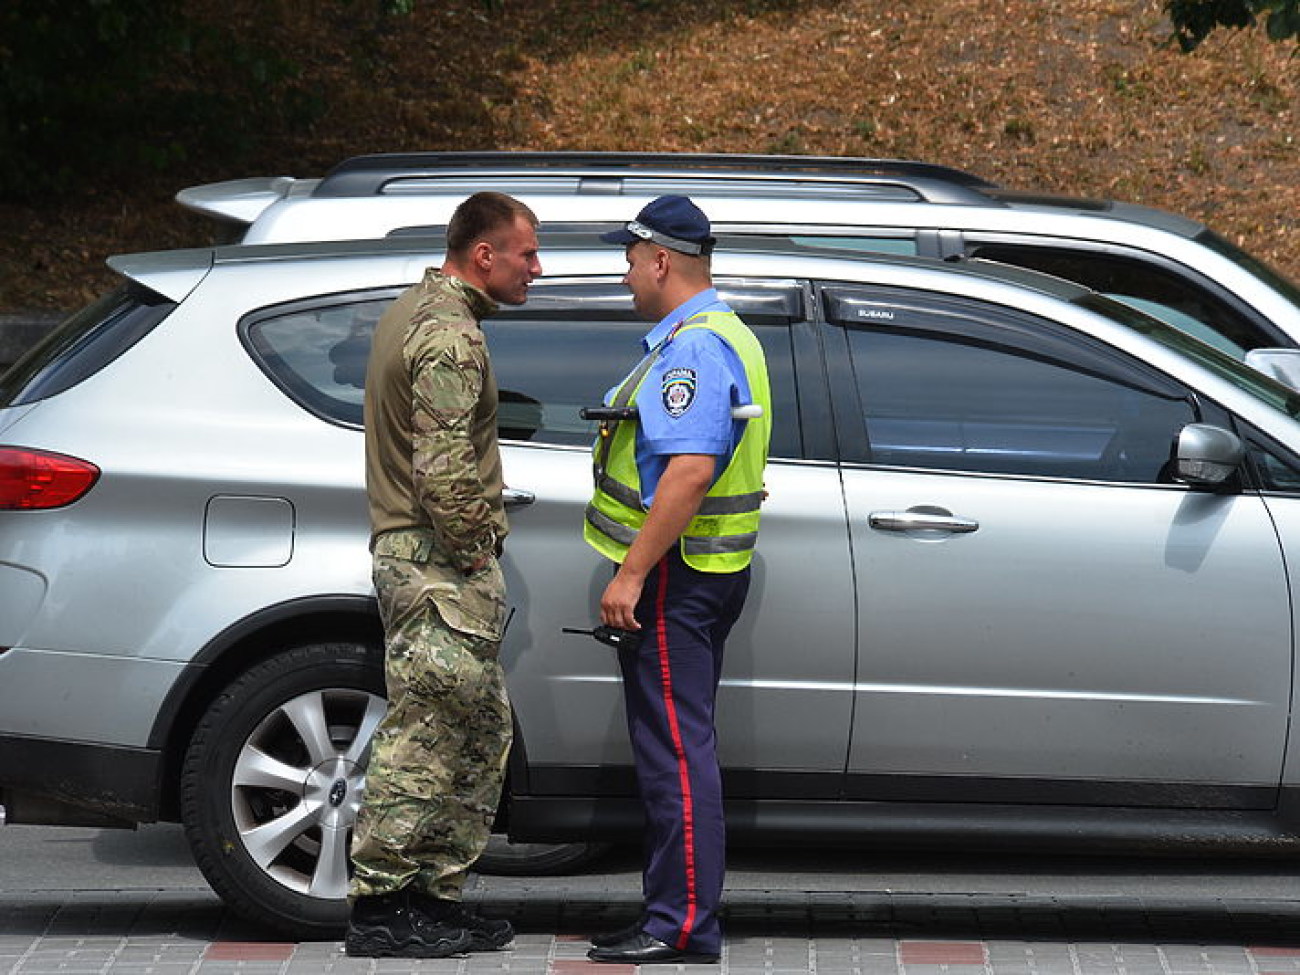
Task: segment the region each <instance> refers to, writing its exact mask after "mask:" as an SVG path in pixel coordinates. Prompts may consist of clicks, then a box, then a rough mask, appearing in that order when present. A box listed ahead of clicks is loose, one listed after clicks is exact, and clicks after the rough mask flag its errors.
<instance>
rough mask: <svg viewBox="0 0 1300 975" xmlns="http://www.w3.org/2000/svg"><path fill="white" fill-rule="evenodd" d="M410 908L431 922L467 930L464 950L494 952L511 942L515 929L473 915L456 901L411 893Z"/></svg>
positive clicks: (496, 920) (505, 922) (506, 922)
mask: <svg viewBox="0 0 1300 975" xmlns="http://www.w3.org/2000/svg"><path fill="white" fill-rule="evenodd" d="M411 907H412V909H413V910H417V911H420V912H421V913H422V914H424V915H425V916H426V917H428V918H429V919H430V920H431V921H433V922H435V923H443V924H451V925H455V926H458V927H462V928H464V929H465V930H466V931H468V932H469V935H470V939H471V940H470V945H469V948H468V949H467V950H468V951H498V950H500V949H501V948H504V947H506V946H507V945H508V944H510V942H512V941H514V940H515V929H514V927H513V925H511V923H510V922H509V921H504V920H501V919H500V918H493V917H483V916H482V915H481V914H475V913H473V912H472V911H470V910H468V909H467V908H466V907H465V905H464V904H462V903H461V902H460V901H449V900H443V899H442V898H439V897H430V896H429V895H428V894H421V893H417V892H415V891H412V892H411Z"/></svg>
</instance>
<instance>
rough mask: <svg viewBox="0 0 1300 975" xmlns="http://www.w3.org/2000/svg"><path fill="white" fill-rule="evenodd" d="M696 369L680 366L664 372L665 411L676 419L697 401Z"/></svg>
mask: <svg viewBox="0 0 1300 975" xmlns="http://www.w3.org/2000/svg"><path fill="white" fill-rule="evenodd" d="M695 380H696V375H695V370H694V369H685V368H681V367H678V368H676V369H669V370H668V371H667V372H665V373H664V381H663V401H664V412H665V413H667V414H668V415H669V416H671V417H672V418H673V419H674V420H675V419H677V417H679V416H681V415H682V414H683V413H685V412H686V411H687V410H689V409H690V408H691V404H692V403H694V402H695Z"/></svg>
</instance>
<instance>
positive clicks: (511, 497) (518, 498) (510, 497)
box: [501, 488, 537, 508]
mask: <svg viewBox="0 0 1300 975" xmlns="http://www.w3.org/2000/svg"><path fill="white" fill-rule="evenodd" d="M501 500H503V501H504V502H505V504H506V507H507V508H522V507H523V506H524V505H526V504H532V503H533V502H534V501H536V500H537V495H535V494H534V493H533V492H532V491H521V490H519V488H506V489H505V490H503V491H502V492H501Z"/></svg>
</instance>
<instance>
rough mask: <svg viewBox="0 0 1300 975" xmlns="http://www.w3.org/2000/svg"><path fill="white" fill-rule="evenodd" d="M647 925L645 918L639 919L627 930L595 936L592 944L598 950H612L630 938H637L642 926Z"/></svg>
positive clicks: (626, 928)
mask: <svg viewBox="0 0 1300 975" xmlns="http://www.w3.org/2000/svg"><path fill="white" fill-rule="evenodd" d="M644 923H645V918H637V919H636V920H635V921H633V922H632V923H631V924H629V925H628V926H627V927H625V928H619V929H618V930H617V931H607V932H605V933H604V934H593V935H592V936H591V943H592V945H593V946H594V947H596V948H612V947H613V946H614V945H616V944H618V943H619V942H621V941H626V940H627V939H628V938H635V937H636V936H637V935H638V934H640V933H641V925H642V924H644Z"/></svg>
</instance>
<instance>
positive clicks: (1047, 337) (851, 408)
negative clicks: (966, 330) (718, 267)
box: [818, 282, 1205, 490]
mask: <svg viewBox="0 0 1300 975" xmlns="http://www.w3.org/2000/svg"><path fill="white" fill-rule="evenodd" d="M818 293H819V299H820V301H819V304H820V305H821V308H822V313H823V315H824V322H825V334H826V345H827V365H828V369H829V372H830V382H831V395H832V399H833V401H834V403H835V422H836V433H837V436H838V440H839V450H840V452H839V461H840V463H841V465H843V466H846V467H855V468H868V469H876V470H884V471H910V472H913V473H925V474H936V475H944V476H957V477H991V478H1015V479H1022V480H1024V479H1028V480H1038V481H1044V480H1046V481H1060V482H1065V483H1088V484H1103V485H1111V486H1115V487H1134V486H1138V487H1150V488H1157V489H1176V490H1186V488H1185V486H1184V485H1180V484H1177V483H1174V482H1172V481H1170V482H1168V483H1166V482H1164V481H1160V482H1153V481H1148V480H1142V481H1125V480H1113V479H1108V480H1098V479H1093V478H1078V477H1072V476H1069V475H1066V474H1060V475H1048V474H1040V473H1007V472H990V471H976V470H968V469H963V468H960V467H951V468H949V467H905V466H899V465H894V464H889V463H881V462H880V460H879V459H878V458H876V457H874V456H873V454H872V450H871V444H870V435H869V431H868V429H867V423H866V419H865V416H866V404H865V403H863V402H862V398H861V395H860V390H859V386H858V383H857V380H856V377H855V375H854V372H853V368H854V367H853V356H852V354H851V350H850V344H849V338H848V336H849V332H850V331H851V329H852V325H851V324H847V323H842V322H840V321H838V320H837V316H836V314H835V313H834V310H833V308H832V300H833V299H834V298H835V297H838V296H841V295H857V296H869V300H870V301H873V302H880V303H882V304H883V303H888V302H890V301H906V302H907V303H909V305H910V306H911V307H912V309H913V310H919V311H924V310H925V306H926V305H929V306H930V307H931V308H933V309H934V310H936V311H937V312H938V313H939V315H938V316H937V317H938V319H939V322H938V323H936V325H935V326H934V327H933V328H932V329H931V328H927V329H926V331H934V332H936V333H941V334H942V333H945V332H946V333H948V334H958V335H960V334H961V332H962V329H961V328H960V327H952V328H944V327H943V324H949V325H953V324H956V323H959V322H960V320H961V319H963V318H966V319H970V320H971V321H973V322H975V323H977V324H978V327H979V328H980V329H983V330H987V329H989V328H992V329H995V330H997V331H999V332H1000V333H1001V334H1002V335H1004V336H1005V337H1006V344H1007V345H1015V346H1017V347H1024V346H1030V345H1032V346H1036V347H1037V356H1036V357H1040V358H1050V359H1054V360H1061V361H1065V362H1070V363H1074V362H1075V361H1076V360H1075V359H1074V358H1073V357H1072V356H1065V355H1063V354H1062V350H1065V349H1068V350H1071V351H1072V353H1073V354H1074V355H1079V356H1086V357H1087V358H1088V359H1089V360H1090V361H1091V362H1092V363H1093V365H1092V366H1091V367H1090V368H1088V369H1086V370H1080V371H1086V372H1090V373H1092V374H1094V375H1097V376H1099V377H1100V378H1103V379H1106V380H1107V381H1110V382H1116V383H1119V384H1122V385H1126V386H1129V387H1131V388H1135V389H1138V390H1140V391H1143V392H1146V393H1149V394H1156V395H1163V396H1165V397H1167V398H1171V399H1175V400H1183V401H1186V402H1187V403H1188V406H1189V412H1190V416H1191V419H1190V420H1189V422H1199V420H1200V418H1201V417H1203V416H1204V415H1205V411H1204V403H1203V400H1202V398H1201V396H1200V395H1199V394H1198V393H1197V391H1196V390H1194V389H1192V388H1190V387H1188V386H1187V385H1186V383H1184V382H1182V381H1181V380H1178V379H1176V378H1175V377H1172V376H1169V375H1168V374H1167V373H1164V372H1162V371H1161V370H1159V369H1157V368H1155V367H1154V366H1151V365H1149V364H1148V363H1144V362H1142V361H1141V360H1139V359H1136V358H1134V357H1132V356H1130V355H1128V354H1127V353H1124V352H1122V351H1121V350H1119V349H1116V348H1114V347H1112V346H1110V345H1108V344H1106V343H1104V342H1100V341H1098V340H1096V339H1092V338H1091V337H1089V336H1086V335H1083V334H1081V333H1078V332H1076V331H1074V330H1073V329H1070V328H1068V327H1067V326H1065V325H1063V324H1061V323H1059V322H1055V321H1052V320H1050V319H1046V318H1042V317H1040V316H1037V315H1033V314H1030V313H1028V312H1025V311H1022V310H1021V309H1018V308H1011V307H1008V306H1005V305H1000V304H997V303H995V302H990V301H984V300H981V299H975V298H965V297H959V296H954V295H950V294H943V293H939V292H933V291H925V290H920V289H908V288H900V287H896V286H889V285H863V284H860V283H849V282H821V283H819V286H818ZM918 306H920V307H918ZM945 316H946V317H945ZM868 327H869V326H868ZM1049 343H1050V345H1051V346H1052V347H1051V348H1050V349H1049V348H1047V346H1048V344H1049ZM999 344H1002V343H999Z"/></svg>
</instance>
